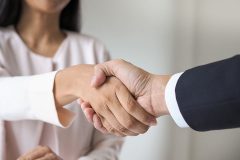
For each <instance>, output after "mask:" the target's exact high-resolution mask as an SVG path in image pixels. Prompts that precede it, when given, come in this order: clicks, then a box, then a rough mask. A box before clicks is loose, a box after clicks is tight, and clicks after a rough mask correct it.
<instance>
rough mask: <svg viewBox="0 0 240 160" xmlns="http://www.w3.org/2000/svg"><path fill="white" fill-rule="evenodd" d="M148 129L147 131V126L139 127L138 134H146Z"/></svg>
mask: <svg viewBox="0 0 240 160" xmlns="http://www.w3.org/2000/svg"><path fill="white" fill-rule="evenodd" d="M148 129H149V126H146V125H144V126H142V127H141V131H140V133H141V134H143V133H146V132H147V131H148Z"/></svg>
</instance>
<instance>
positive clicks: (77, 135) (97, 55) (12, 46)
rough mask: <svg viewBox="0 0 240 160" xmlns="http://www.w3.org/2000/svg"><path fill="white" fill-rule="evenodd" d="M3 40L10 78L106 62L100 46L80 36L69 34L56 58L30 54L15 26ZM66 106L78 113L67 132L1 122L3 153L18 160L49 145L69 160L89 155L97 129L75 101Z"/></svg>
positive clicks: (3, 34) (33, 123)
mask: <svg viewBox="0 0 240 160" xmlns="http://www.w3.org/2000/svg"><path fill="white" fill-rule="evenodd" d="M0 37H1V40H0V47H1V48H2V52H3V53H2V59H3V61H2V62H0V65H1V66H2V67H4V69H6V70H7V71H8V73H9V74H10V76H27V75H35V74H42V73H46V72H51V71H55V70H59V69H63V68H65V67H68V66H72V65H76V64H81V63H84V64H96V63H99V62H103V61H104V60H106V59H107V55H106V53H105V51H104V47H103V46H102V45H101V44H100V43H98V42H97V41H96V40H94V39H93V38H90V37H88V36H83V35H79V34H77V33H72V32H67V38H66V39H65V40H64V41H63V42H62V44H61V45H60V47H59V49H58V50H57V52H56V53H55V56H54V57H53V58H47V57H43V56H40V55H38V54H35V53H33V52H31V51H30V50H29V49H28V47H27V46H26V45H25V44H24V42H23V41H22V39H21V38H20V37H19V36H18V34H17V33H16V32H15V30H14V28H13V27H9V28H7V29H1V30H0ZM6 107H7V106H6ZM66 107H67V108H68V109H70V110H72V111H74V112H75V113H76V114H77V116H76V118H75V120H74V122H73V124H72V125H71V126H70V127H69V128H67V129H64V128H60V127H56V126H53V125H51V124H47V123H44V122H41V121H36V120H21V121H15V122H12V121H2V122H1V123H0V130H1V131H2V134H1V135H0V141H1V146H0V152H2V153H1V154H2V155H4V154H5V156H6V159H16V157H18V156H19V155H21V154H23V153H26V152H27V151H29V150H31V149H33V148H35V147H36V146H37V145H47V146H49V147H50V148H51V149H52V150H53V151H55V152H56V153H58V154H60V156H62V157H63V158H64V157H67V159H69V160H70V159H76V158H77V157H80V156H82V155H84V154H86V153H87V152H88V151H89V150H90V148H91V139H92V136H93V132H94V128H93V127H92V125H90V124H89V123H87V121H86V119H85V117H84V115H83V113H82V111H81V109H80V107H79V105H78V104H77V103H76V102H73V103H72V104H69V105H68V106H66ZM70 153H71V154H70ZM5 156H4V157H5Z"/></svg>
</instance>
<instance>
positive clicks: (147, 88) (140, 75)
mask: <svg viewBox="0 0 240 160" xmlns="http://www.w3.org/2000/svg"><path fill="white" fill-rule="evenodd" d="M108 76H115V77H117V78H118V79H119V80H120V81H121V82H122V83H123V84H124V85H125V86H126V87H127V88H128V90H129V91H130V92H131V93H132V95H133V96H134V97H135V99H136V100H137V102H138V103H139V104H140V105H141V106H142V107H143V108H144V109H145V110H146V111H147V112H149V113H150V114H152V115H154V116H155V117H159V116H162V115H166V114H169V112H168V109H167V106H166V103H165V95H164V93H165V87H166V84H167V82H168V80H169V79H170V77H171V76H158V75H153V74H150V73H148V72H146V71H144V70H142V69H140V68H138V67H136V66H134V65H132V64H130V63H128V62H126V61H124V60H113V61H109V62H105V63H103V64H98V65H96V66H95V76H94V77H93V79H92V82H91V85H92V86H94V87H96V88H97V87H99V86H101V85H102V84H103V83H105V81H106V78H107V77H108ZM81 104H82V105H81V106H82V109H83V111H84V113H85V115H86V117H87V119H88V121H90V122H92V123H94V126H95V127H96V126H97V127H96V128H97V129H98V126H99V125H100V122H99V120H98V118H96V115H95V111H94V110H93V109H92V108H91V106H90V105H89V104H88V103H86V102H82V103H81Z"/></svg>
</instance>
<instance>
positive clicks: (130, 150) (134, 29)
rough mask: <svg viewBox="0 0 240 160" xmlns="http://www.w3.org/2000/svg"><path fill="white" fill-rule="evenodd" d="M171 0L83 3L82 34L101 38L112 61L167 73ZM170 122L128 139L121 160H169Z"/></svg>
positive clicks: (171, 11)
mask: <svg viewBox="0 0 240 160" xmlns="http://www.w3.org/2000/svg"><path fill="white" fill-rule="evenodd" d="M173 6H174V4H173V1H172V0H161V1H159V0H148V1H146V0H130V1H129V0H121V1H114V0H101V1H97V0H95V1H94V0H92V1H89V0H84V1H83V14H84V19H83V22H84V25H83V31H84V32H85V33H90V34H91V35H94V36H96V37H98V38H100V39H101V40H102V41H104V43H105V44H106V46H107V47H108V48H109V50H110V52H111V55H112V57H113V58H123V59H126V60H128V61H131V62H132V63H134V64H136V65H138V66H141V67H143V68H145V69H147V70H149V71H151V72H154V73H169V72H170V71H171V66H172V60H171V59H172V54H173V46H172V45H173V43H172V41H173V31H172V30H173V9H174V8H173ZM168 121H169V118H160V119H159V125H158V127H155V128H152V129H151V130H150V131H149V132H148V134H146V135H142V136H139V137H134V138H128V139H127V141H126V144H125V146H124V148H123V151H122V155H121V159H122V160H146V159H150V160H155V159H156V160H157V159H159V158H162V159H169V158H168V157H169V154H168V152H169V150H170V145H171V144H170V143H168V142H169V141H170V140H171V137H170V136H168V135H171V132H170V129H171V127H170V125H168V124H169V123H170V122H168Z"/></svg>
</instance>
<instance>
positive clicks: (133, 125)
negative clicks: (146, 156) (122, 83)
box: [109, 87, 149, 135]
mask: <svg viewBox="0 0 240 160" xmlns="http://www.w3.org/2000/svg"><path fill="white" fill-rule="evenodd" d="M124 88H125V87H124ZM125 89H126V88H125ZM126 90H127V89H126ZM117 92H119V91H117ZM121 92H122V91H121ZM118 94H120V95H122V96H123V97H124V96H127V97H128V96H131V95H130V93H129V92H122V93H118ZM116 97H117V98H118V95H116ZM120 98H122V97H120ZM122 99H123V98H122ZM118 101H120V99H118ZM124 103H127V102H124ZM124 103H123V105H126V104H124ZM124 108H126V106H122V105H121V103H120V102H119V104H118V105H116V104H112V105H111V106H110V107H109V109H110V111H111V112H112V113H113V115H114V116H115V117H116V119H117V120H118V121H119V123H120V124H121V125H122V126H123V127H124V128H126V129H127V130H129V131H131V132H133V133H138V134H143V133H145V132H146V131H147V130H148V128H149V126H147V125H145V124H144V123H141V122H140V121H138V120H137V119H136V118H135V117H133V116H132V115H131V114H129V113H128V112H127V111H126V110H125V109H124ZM124 128H123V129H124ZM124 131H125V130H123V131H122V132H123V133H125V132H124ZM125 134H126V135H129V134H127V133H125Z"/></svg>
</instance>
